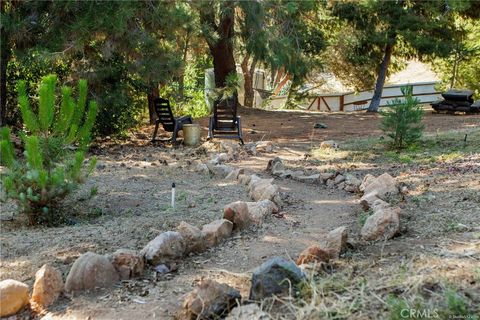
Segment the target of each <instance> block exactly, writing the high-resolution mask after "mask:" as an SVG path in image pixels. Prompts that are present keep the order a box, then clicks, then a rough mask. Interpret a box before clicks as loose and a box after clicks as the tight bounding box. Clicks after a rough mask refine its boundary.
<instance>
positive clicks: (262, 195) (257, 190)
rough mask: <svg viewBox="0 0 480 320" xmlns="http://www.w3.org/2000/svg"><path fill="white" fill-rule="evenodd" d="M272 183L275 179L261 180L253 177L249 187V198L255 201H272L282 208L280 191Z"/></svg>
mask: <svg viewBox="0 0 480 320" xmlns="http://www.w3.org/2000/svg"><path fill="white" fill-rule="evenodd" d="M272 182H273V179H261V178H259V177H257V176H256V175H252V176H251V179H250V183H249V185H248V189H249V196H250V197H251V198H252V199H253V200H255V201H259V200H271V201H273V202H275V204H277V205H279V206H281V205H282V200H281V198H280V189H279V187H278V186H277V185H275V184H272Z"/></svg>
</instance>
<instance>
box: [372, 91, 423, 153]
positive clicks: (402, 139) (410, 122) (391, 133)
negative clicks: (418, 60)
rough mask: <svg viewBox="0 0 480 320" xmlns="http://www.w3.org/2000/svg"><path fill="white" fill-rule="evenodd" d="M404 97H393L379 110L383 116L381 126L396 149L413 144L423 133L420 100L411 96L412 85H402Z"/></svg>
mask: <svg viewBox="0 0 480 320" xmlns="http://www.w3.org/2000/svg"><path fill="white" fill-rule="evenodd" d="M401 90H402V94H403V95H404V99H403V100H401V99H398V98H397V99H394V100H393V102H391V103H389V104H388V106H387V110H388V111H380V114H381V115H382V116H383V119H382V124H381V128H382V130H383V131H384V132H385V133H386V134H387V136H388V137H390V138H391V139H392V140H391V141H390V145H391V147H392V148H394V149H396V150H400V149H404V148H406V147H408V146H411V145H413V144H415V142H417V141H418V140H419V139H420V138H421V137H422V133H423V125H422V124H421V122H422V118H423V110H422V106H421V105H420V101H419V100H418V99H417V98H414V97H413V87H412V86H405V87H402V89H401Z"/></svg>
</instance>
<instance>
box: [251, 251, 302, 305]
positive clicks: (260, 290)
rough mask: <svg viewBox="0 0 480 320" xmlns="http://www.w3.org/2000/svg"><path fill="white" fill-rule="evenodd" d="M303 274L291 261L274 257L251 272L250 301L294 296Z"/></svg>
mask: <svg viewBox="0 0 480 320" xmlns="http://www.w3.org/2000/svg"><path fill="white" fill-rule="evenodd" d="M304 279H305V274H304V273H303V272H302V271H301V270H300V269H299V268H298V267H297V265H296V264H295V263H294V262H293V261H289V260H286V259H284V258H282V257H274V258H272V259H270V260H268V261H266V262H264V263H263V264H262V265H261V266H260V267H258V268H256V269H255V270H254V271H253V275H252V287H251V289H250V300H261V299H263V298H266V297H270V296H272V295H288V294H291V295H293V296H295V294H296V289H297V286H298V285H299V284H300V283H301V282H302V281H303V280H304Z"/></svg>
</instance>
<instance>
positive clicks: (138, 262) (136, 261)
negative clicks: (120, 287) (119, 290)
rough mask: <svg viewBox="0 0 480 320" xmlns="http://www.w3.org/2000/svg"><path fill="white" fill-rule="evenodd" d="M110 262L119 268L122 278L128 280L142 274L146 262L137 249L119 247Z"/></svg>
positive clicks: (116, 268)
mask: <svg viewBox="0 0 480 320" xmlns="http://www.w3.org/2000/svg"><path fill="white" fill-rule="evenodd" d="M110 262H112V265H113V267H114V268H115V270H117V272H118V275H119V276H120V279H121V280H128V279H132V278H134V277H138V276H140V275H142V273H143V269H144V267H145V263H144V262H143V257H142V256H141V255H140V254H138V253H137V252H136V251H135V250H129V249H119V250H117V251H115V252H114V253H113V254H112V255H111V256H110Z"/></svg>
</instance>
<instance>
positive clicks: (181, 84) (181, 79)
mask: <svg viewBox="0 0 480 320" xmlns="http://www.w3.org/2000/svg"><path fill="white" fill-rule="evenodd" d="M189 40H190V33H189V32H188V31H187V34H186V36H185V41H184V47H183V59H182V63H183V66H182V69H181V70H180V77H179V79H178V95H179V96H180V99H183V98H184V95H185V66H186V65H187V54H188V42H189Z"/></svg>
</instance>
